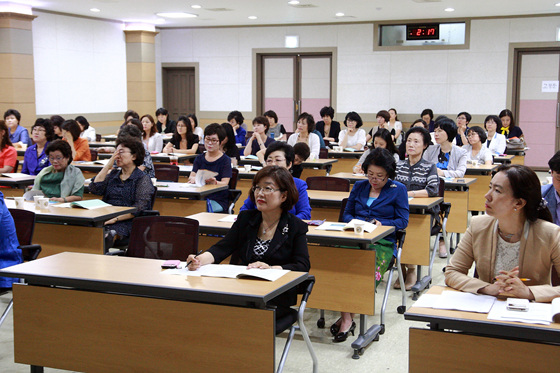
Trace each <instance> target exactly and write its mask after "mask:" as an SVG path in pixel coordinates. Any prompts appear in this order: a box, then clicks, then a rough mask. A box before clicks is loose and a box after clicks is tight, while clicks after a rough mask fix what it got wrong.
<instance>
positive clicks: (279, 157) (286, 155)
mask: <svg viewBox="0 0 560 373" xmlns="http://www.w3.org/2000/svg"><path fill="white" fill-rule="evenodd" d="M294 158H295V154H294V148H293V147H292V146H291V145H288V144H286V143H285V142H283V141H276V142H274V143H272V144H270V146H269V147H268V148H266V153H265V154H264V159H265V162H266V165H267V166H279V167H283V168H285V169H286V170H290V168H291V167H292V165H293V163H294ZM294 183H295V185H296V188H297V192H298V195H299V199H298V200H297V202H296V203H295V205H294V206H293V207H291V209H290V210H289V212H290V214H294V215H295V216H297V217H298V218H300V219H311V205H310V204H309V197H308V195H307V183H306V182H305V181H303V180H301V179H298V178H296V177H295V176H294ZM256 208H257V206H256V205H255V201H253V200H252V198H251V196H250V195H249V196H248V197H247V199H246V200H245V202H244V203H243V206H241V208H240V209H239V211H244V210H252V209H256Z"/></svg>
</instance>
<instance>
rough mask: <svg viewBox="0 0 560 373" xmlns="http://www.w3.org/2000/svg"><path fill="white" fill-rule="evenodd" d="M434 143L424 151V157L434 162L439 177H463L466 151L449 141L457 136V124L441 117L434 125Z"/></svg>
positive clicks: (465, 165) (465, 166)
mask: <svg viewBox="0 0 560 373" xmlns="http://www.w3.org/2000/svg"><path fill="white" fill-rule="evenodd" d="M434 126H435V128H434V137H435V140H436V144H435V145H432V146H430V147H428V149H426V151H425V152H424V156H423V157H424V159H425V160H427V161H428V162H430V163H434V164H435V165H436V167H437V168H438V170H437V173H438V176H440V177H463V176H465V172H466V171H467V151H466V150H465V149H462V148H460V147H458V146H456V145H453V144H452V143H451V142H452V141H453V139H454V138H455V136H457V125H456V124H455V122H453V120H452V119H449V118H447V117H443V118H441V119H439V120H436V124H435V125H434Z"/></svg>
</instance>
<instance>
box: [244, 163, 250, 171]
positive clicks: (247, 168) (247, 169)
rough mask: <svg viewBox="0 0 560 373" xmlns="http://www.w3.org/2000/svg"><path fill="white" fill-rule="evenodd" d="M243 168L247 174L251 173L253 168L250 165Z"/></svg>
mask: <svg viewBox="0 0 560 373" xmlns="http://www.w3.org/2000/svg"><path fill="white" fill-rule="evenodd" d="M243 167H245V172H250V171H251V167H252V166H251V165H250V164H246V165H245V166H243Z"/></svg>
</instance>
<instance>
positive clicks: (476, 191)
mask: <svg viewBox="0 0 560 373" xmlns="http://www.w3.org/2000/svg"><path fill="white" fill-rule="evenodd" d="M499 166H500V165H498V164H493V165H480V166H475V167H467V172H466V173H465V176H474V177H476V182H474V183H472V184H471V185H470V186H469V207H468V208H469V211H485V209H486V208H485V207H484V203H485V202H486V199H485V198H484V195H485V194H486V193H487V192H488V186H489V185H490V181H491V180H492V173H493V172H494V171H495V170H496V169H497V168H498V167H499Z"/></svg>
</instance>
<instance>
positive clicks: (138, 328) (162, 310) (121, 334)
mask: <svg viewBox="0 0 560 373" xmlns="http://www.w3.org/2000/svg"><path fill="white" fill-rule="evenodd" d="M162 263H163V260H154V259H139V258H127V257H113V256H105V255H87V254H77V253H62V254H58V255H55V256H51V257H48V258H44V259H39V260H35V261H32V262H28V263H24V264H20V265H17V266H13V267H10V268H5V269H3V270H2V275H3V276H6V275H9V276H12V277H20V278H25V279H27V282H28V283H29V285H22V286H14V305H15V307H14V356H15V361H16V362H17V363H21V364H30V365H33V366H41V367H42V366H48V367H54V368H60V369H67V370H72V371H80V372H93V371H97V372H101V371H106V372H140V371H151V372H181V371H185V370H188V371H189V372H261V371H266V372H271V371H273V370H274V369H275V333H274V326H275V318H274V312H275V311H274V310H273V309H270V308H268V307H267V306H266V303H267V302H268V301H270V300H271V299H272V298H274V297H276V296H278V295H279V294H282V293H284V292H285V291H287V290H289V289H291V288H293V287H294V286H296V285H297V284H300V283H301V282H303V281H304V280H305V279H306V278H307V277H308V274H307V273H302V272H290V273H288V274H286V275H284V276H283V277H281V278H280V279H278V280H276V281H273V282H269V281H255V280H240V279H226V278H210V277H191V276H173V275H164V274H161V264H162ZM38 304H40V305H41V306H40V307H38V306H37V305H38ZM86 310H87V312H84V311H86ZM248 325H250V326H251V327H250V328H248V327H247V326H248ZM216 351H219V354H220V356H221V358H218V357H217V355H216ZM255 352H258V353H255Z"/></svg>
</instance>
